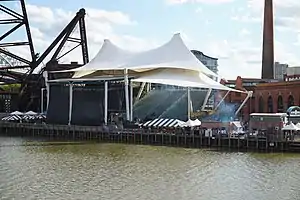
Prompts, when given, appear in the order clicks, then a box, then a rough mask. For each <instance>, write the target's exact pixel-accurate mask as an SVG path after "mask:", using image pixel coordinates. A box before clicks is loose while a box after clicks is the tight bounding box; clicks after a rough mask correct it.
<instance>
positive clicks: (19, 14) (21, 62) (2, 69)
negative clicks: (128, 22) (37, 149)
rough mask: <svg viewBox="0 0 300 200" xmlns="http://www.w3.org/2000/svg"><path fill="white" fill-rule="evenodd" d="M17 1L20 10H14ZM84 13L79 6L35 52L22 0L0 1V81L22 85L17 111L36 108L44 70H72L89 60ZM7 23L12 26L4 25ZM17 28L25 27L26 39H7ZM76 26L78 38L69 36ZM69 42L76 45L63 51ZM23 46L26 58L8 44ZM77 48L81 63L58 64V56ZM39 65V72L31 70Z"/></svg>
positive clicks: (42, 84)
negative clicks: (48, 40) (62, 27)
mask: <svg viewBox="0 0 300 200" xmlns="http://www.w3.org/2000/svg"><path fill="white" fill-rule="evenodd" d="M16 3H17V4H19V6H20V8H21V9H16ZM85 14H86V13H85V9H83V8H82V9H80V10H79V11H78V12H77V13H76V15H75V16H74V17H73V19H72V20H71V21H70V22H69V23H68V24H67V25H66V26H65V28H64V29H63V30H62V31H61V32H60V33H59V34H58V35H57V37H56V38H55V39H54V40H53V42H52V43H51V44H50V45H49V47H48V48H46V50H45V51H44V52H42V53H37V52H36V51H35V49H34V45H33V38H32V35H31V31H30V26H29V19H28V16H27V10H26V4H25V0H0V84H6V85H7V84H20V85H21V90H20V92H19V94H18V98H17V103H18V109H19V110H22V111H23V110H24V111H25V110H34V111H36V110H38V109H39V105H40V101H41V89H42V88H43V87H45V83H44V79H43V75H42V74H43V72H44V71H53V70H65V69H71V68H76V67H79V66H82V65H83V64H86V63H88V62H89V54H88V46H87V35H86V28H85ZM2 16H5V17H2ZM7 25H10V26H11V27H12V28H7ZM20 29H24V30H25V32H26V39H25V40H24V41H16V40H15V39H14V40H12V39H11V40H10V36H11V35H12V34H13V33H14V32H16V31H18V30H20ZM75 29H79V34H78V35H79V37H72V33H74V31H75ZM73 35H75V34H73ZM69 42H71V43H74V44H75V45H74V46H73V48H71V49H70V50H68V51H67V52H63V49H64V47H65V46H66V44H67V43H69ZM24 46H27V47H28V48H26V49H28V54H29V55H30V56H29V58H25V57H24V55H23V56H22V55H17V54H15V53H13V51H11V50H10V48H11V47H14V48H20V47H24ZM80 47H81V50H82V51H81V52H82V64H78V63H77V62H76V63H74V62H72V63H71V64H59V59H61V58H62V57H64V56H65V55H67V54H69V53H70V52H71V51H73V50H74V49H76V48H80ZM49 57H50V59H49ZM46 58H47V61H46ZM44 63H45V64H44ZM38 67H39V68H41V70H39V72H38V73H33V72H34V70H36V69H39V68H38ZM52 76H55V74H54V75H52Z"/></svg>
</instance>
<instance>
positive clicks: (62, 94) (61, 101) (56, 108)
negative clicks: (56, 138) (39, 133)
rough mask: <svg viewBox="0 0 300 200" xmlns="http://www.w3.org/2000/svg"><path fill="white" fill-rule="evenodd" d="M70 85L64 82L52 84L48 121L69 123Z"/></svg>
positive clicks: (50, 122) (51, 122)
mask: <svg viewBox="0 0 300 200" xmlns="http://www.w3.org/2000/svg"><path fill="white" fill-rule="evenodd" d="M68 122H69V87H68V86H65V85H63V84H60V85H50V98H49V105H48V111H47V123H49V124H68Z"/></svg>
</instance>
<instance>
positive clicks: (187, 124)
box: [180, 119, 201, 127]
mask: <svg viewBox="0 0 300 200" xmlns="http://www.w3.org/2000/svg"><path fill="white" fill-rule="evenodd" d="M180 126H181V127H194V126H201V121H200V120H198V119H196V120H191V119H189V120H188V121H186V122H184V123H181V124H180Z"/></svg>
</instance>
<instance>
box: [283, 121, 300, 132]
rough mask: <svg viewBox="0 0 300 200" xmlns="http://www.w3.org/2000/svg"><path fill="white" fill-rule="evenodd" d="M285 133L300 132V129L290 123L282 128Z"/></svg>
mask: <svg viewBox="0 0 300 200" xmlns="http://www.w3.org/2000/svg"><path fill="white" fill-rule="evenodd" d="M282 130H283V131H298V130H300V128H298V127H297V126H296V125H295V124H293V123H290V124H289V125H286V126H284V127H283V128H282Z"/></svg>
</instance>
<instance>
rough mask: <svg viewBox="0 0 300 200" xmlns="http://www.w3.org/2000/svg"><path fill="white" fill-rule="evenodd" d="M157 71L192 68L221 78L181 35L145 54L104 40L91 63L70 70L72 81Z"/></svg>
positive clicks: (174, 36) (175, 35)
mask: <svg viewBox="0 0 300 200" xmlns="http://www.w3.org/2000/svg"><path fill="white" fill-rule="evenodd" d="M157 68H173V69H174V68H175V69H189V70H194V71H199V72H203V73H205V74H206V75H211V76H214V77H218V75H217V74H215V73H214V72H212V71H211V70H210V69H208V68H207V67H206V66H205V65H203V64H202V63H201V61H199V60H198V59H197V58H196V57H195V56H194V54H193V53H192V52H191V51H190V50H189V49H188V48H187V46H186V45H185V44H184V42H183V40H182V39H181V36H180V34H179V33H177V34H174V35H173V37H172V39H171V40H170V41H169V42H167V43H165V44H164V45H162V46H160V47H158V48H155V49H152V50H148V51H144V52H130V51H126V50H123V49H121V48H119V47H117V46H116V45H114V44H113V43H111V42H110V41H109V40H105V41H104V43H103V45H102V48H101V49H100V51H99V52H98V54H97V55H96V56H95V57H94V58H93V59H92V60H91V62H89V63H87V64H86V65H84V66H82V67H79V68H77V69H73V70H68V71H75V74H74V76H73V78H80V77H87V75H90V76H93V73H95V72H97V71H103V70H111V71H113V70H124V69H128V70H130V71H134V72H144V71H148V70H152V69H157ZM62 72H66V71H62Z"/></svg>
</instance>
